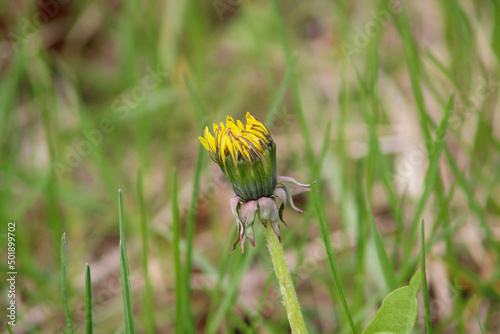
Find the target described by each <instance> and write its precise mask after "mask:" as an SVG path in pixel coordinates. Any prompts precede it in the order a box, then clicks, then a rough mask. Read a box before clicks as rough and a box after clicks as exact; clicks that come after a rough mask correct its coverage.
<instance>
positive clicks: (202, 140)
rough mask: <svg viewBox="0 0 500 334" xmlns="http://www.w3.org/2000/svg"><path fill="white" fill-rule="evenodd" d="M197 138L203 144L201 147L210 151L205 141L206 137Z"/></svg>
mask: <svg viewBox="0 0 500 334" xmlns="http://www.w3.org/2000/svg"><path fill="white" fill-rule="evenodd" d="M198 139H200V141H201V145H203V147H204V148H206V149H207V151H210V149H209V148H208V142H207V141H206V139H205V138H201V137H198Z"/></svg>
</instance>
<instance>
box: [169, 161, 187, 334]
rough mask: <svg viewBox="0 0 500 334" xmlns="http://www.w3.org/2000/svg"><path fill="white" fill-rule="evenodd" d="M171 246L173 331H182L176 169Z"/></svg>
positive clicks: (181, 284)
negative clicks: (173, 291)
mask: <svg viewBox="0 0 500 334" xmlns="http://www.w3.org/2000/svg"><path fill="white" fill-rule="evenodd" d="M172 233H173V240H172V247H173V249H174V251H173V257H174V269H175V309H176V316H175V319H176V322H175V332H176V333H183V332H184V322H185V313H184V302H185V299H184V292H185V289H184V284H185V282H184V281H183V280H182V276H183V270H182V267H181V251H180V246H179V244H180V231H179V206H178V202H177V171H176V170H174V172H173V173H172Z"/></svg>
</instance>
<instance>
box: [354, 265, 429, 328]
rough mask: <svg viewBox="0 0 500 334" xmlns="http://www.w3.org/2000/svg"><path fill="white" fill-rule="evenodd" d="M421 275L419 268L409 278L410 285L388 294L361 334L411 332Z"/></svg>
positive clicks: (415, 315)
mask: <svg viewBox="0 0 500 334" xmlns="http://www.w3.org/2000/svg"><path fill="white" fill-rule="evenodd" d="M421 276H422V275H421V272H420V270H419V271H417V272H416V273H415V275H413V277H412V278H411V281H410V285H408V286H404V287H402V288H399V289H396V290H394V291H393V292H391V293H390V294H388V295H387V297H385V299H384V301H383V302H382V306H381V307H380V309H379V310H378V312H377V314H376V315H375V318H373V320H372V322H371V323H370V324H369V325H368V327H366V329H365V330H364V331H363V334H375V333H398V334H405V333H408V334H409V333H411V331H412V330H413V326H414V325H415V320H416V318H417V298H416V295H417V292H418V290H419V289H420V282H421Z"/></svg>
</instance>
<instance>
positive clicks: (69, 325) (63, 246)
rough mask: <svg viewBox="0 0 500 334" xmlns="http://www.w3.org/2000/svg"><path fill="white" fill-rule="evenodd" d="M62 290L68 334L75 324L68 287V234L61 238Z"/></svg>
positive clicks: (71, 331)
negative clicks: (72, 320)
mask: <svg viewBox="0 0 500 334" xmlns="http://www.w3.org/2000/svg"><path fill="white" fill-rule="evenodd" d="M61 290H62V303H63V307H64V315H65V316H66V328H67V329H68V333H73V324H72V323H71V315H70V314H69V307H68V285H67V282H66V233H63V235H62V237H61Z"/></svg>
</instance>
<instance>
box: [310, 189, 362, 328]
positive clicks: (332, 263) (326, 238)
mask: <svg viewBox="0 0 500 334" xmlns="http://www.w3.org/2000/svg"><path fill="white" fill-rule="evenodd" d="M311 193H312V196H313V200H314V204H315V206H316V214H317V215H318V220H319V223H320V228H321V236H322V237H323V243H324V244H325V249H326V254H327V256H328V263H329V265H330V270H331V272H332V275H333V280H334V282H335V286H336V287H337V292H338V294H339V297H340V301H341V303H342V307H343V309H344V312H345V315H346V317H347V319H348V321H349V325H350V326H351V330H352V332H353V333H354V334H356V333H357V330H356V326H355V325H354V322H353V320H352V316H351V313H350V312H349V307H348V306H347V302H346V299H345V296H344V290H343V288H342V282H341V280H340V277H339V275H338V272H337V266H336V264H335V259H334V257H333V250H332V243H331V241H330V232H329V231H328V226H327V224H326V218H325V214H324V212H323V208H322V206H321V204H320V202H319V197H318V194H317V193H316V191H315V190H314V187H313V188H312V192H311Z"/></svg>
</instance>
